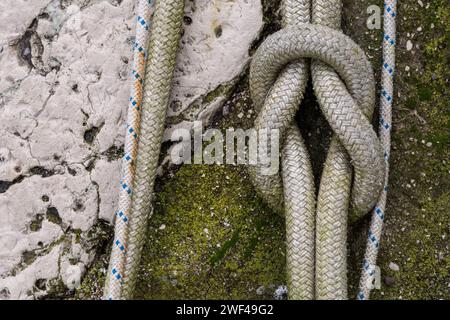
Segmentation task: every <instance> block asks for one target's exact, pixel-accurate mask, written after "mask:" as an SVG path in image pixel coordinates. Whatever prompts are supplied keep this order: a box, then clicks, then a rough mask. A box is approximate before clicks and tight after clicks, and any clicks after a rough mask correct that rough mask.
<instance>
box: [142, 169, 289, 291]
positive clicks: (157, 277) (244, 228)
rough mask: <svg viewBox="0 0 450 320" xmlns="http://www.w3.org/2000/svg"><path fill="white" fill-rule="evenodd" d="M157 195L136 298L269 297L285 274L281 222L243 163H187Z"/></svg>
mask: <svg viewBox="0 0 450 320" xmlns="http://www.w3.org/2000/svg"><path fill="white" fill-rule="evenodd" d="M156 203H157V206H156V209H155V213H154V215H153V217H152V219H151V220H150V226H149V230H148V241H147V244H146V247H145V250H144V257H143V265H142V270H141V272H140V274H141V279H140V281H138V283H139V288H138V292H137V297H138V298H145V299H157V298H162V299H168V298H172V299H173V298H177V299H180V298H193V299H200V298H211V299H219V298H228V299H237V298H241V299H247V298H261V296H258V295H257V294H256V289H257V288H258V287H260V286H264V287H266V288H269V290H268V291H267V292H266V293H265V297H266V298H270V297H271V295H272V294H273V291H274V290H275V288H276V287H277V286H279V285H281V284H283V283H284V282H285V279H284V232H283V230H284V227H283V223H284V222H283V220H282V219H281V218H280V217H278V216H276V215H275V214H273V213H272V212H270V211H269V210H268V209H267V208H266V207H265V206H264V205H263V204H262V203H261V200H260V199H258V198H257V197H256V196H255V194H254V190H253V186H252V185H251V183H250V182H249V178H248V176H247V173H246V172H245V170H244V169H243V168H240V167H231V166H207V165H191V166H183V167H182V168H181V169H180V170H179V171H178V172H177V173H176V174H175V176H174V177H173V178H172V179H170V180H169V181H168V182H167V183H166V184H165V185H164V186H163V189H162V191H161V192H160V193H158V195H157V201H156ZM262 221H265V222H264V223H263V222H262Z"/></svg>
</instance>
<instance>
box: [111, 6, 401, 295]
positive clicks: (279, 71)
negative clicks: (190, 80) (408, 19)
mask: <svg viewBox="0 0 450 320" xmlns="http://www.w3.org/2000/svg"><path fill="white" fill-rule="evenodd" d="M388 3H391V6H387V7H386V12H387V13H390V14H391V16H392V17H395V1H392V0H388ZM153 6H154V5H153V0H138V17H137V21H138V24H137V31H136V43H135V45H134V50H135V51H134V64H133V71H132V78H133V81H134V82H133V87H132V92H131V97H130V105H129V112H128V119H127V135H126V138H125V156H124V159H123V166H122V168H123V169H122V173H123V178H122V181H121V193H120V197H119V204H118V210H117V212H116V219H115V220H116V221H115V238H114V243H113V248H112V253H111V260H110V265H109V270H108V276H107V279H106V284H105V292H104V298H105V299H130V298H132V297H133V290H134V287H135V282H136V276H137V272H138V264H139V261H140V256H141V251H142V246H143V243H144V237H145V229H146V226H147V220H148V218H149V214H150V212H151V199H152V192H151V190H153V185H154V179H155V175H156V168H157V164H158V156H159V151H160V144H161V137H162V133H163V129H164V119H165V113H166V107H167V104H168V99H169V95H170V91H171V86H172V74H173V70H174V66H175V58H176V52H177V49H178V42H179V37H180V28H181V21H182V16H183V7H184V2H183V1H182V0H165V1H157V3H156V9H155V16H154V21H153V26H152V28H153V31H152V35H151V36H150V39H149V33H148V32H149V26H150V24H149V23H150V18H151V15H152V11H153ZM282 9H283V27H284V29H283V30H281V31H279V32H278V33H276V34H274V35H272V36H271V37H269V38H268V39H267V40H266V41H265V42H264V44H263V45H262V46H261V47H260V49H259V50H258V52H257V54H256V55H255V57H254V60H253V62H252V66H251V74H250V80H251V82H250V86H251V92H252V97H253V99H254V101H255V104H256V107H257V109H259V115H258V118H257V121H256V123H255V127H256V128H257V129H258V128H259V129H260V128H266V129H267V128H271V129H279V130H280V131H281V132H282V133H283V135H284V145H283V149H282V174H281V177H279V176H264V175H261V174H260V169H264V168H257V167H254V168H251V172H250V173H251V177H252V180H253V181H254V183H255V186H256V188H257V189H258V190H259V192H260V193H261V194H262V195H263V197H264V198H265V199H266V200H267V202H268V203H269V204H270V205H271V207H272V208H273V209H274V210H276V211H278V212H283V211H285V212H286V227H287V250H288V255H287V267H288V284H289V296H290V298H291V299H314V298H318V299H345V298H346V297H347V287H346V286H347V284H346V282H347V279H346V224H347V211H348V207H349V202H350V193H352V200H353V206H354V208H355V209H356V210H357V211H358V212H360V213H361V214H364V213H366V212H367V211H368V210H370V209H371V208H372V207H373V206H374V203H375V201H376V198H377V196H378V194H379V189H380V188H381V185H382V182H383V181H382V180H383V177H384V176H386V180H385V182H387V171H385V164H384V163H383V162H382V160H381V159H382V157H381V146H380V143H379V141H378V140H377V136H376V134H375V133H374V131H373V129H372V128H371V126H370V122H369V119H370V117H371V114H372V112H373V108H374V103H373V101H374V97H375V88H374V80H373V73H372V70H371V67H370V64H369V62H368V61H367V59H366V57H365V55H364V53H363V51H362V50H361V49H359V48H358V46H357V45H356V44H355V43H354V42H353V41H351V40H350V39H349V38H348V37H346V36H344V35H343V34H342V33H340V32H339V31H336V30H333V29H339V26H340V19H341V16H340V12H341V3H340V1H339V0H332V1H329V0H314V1H313V5H312V7H311V3H310V1H302V0H298V1H295V0H284V1H282ZM311 9H312V23H313V24H314V25H313V24H309V23H310V20H311V19H310V17H311ZM392 13H394V14H392ZM385 18H386V17H385ZM393 23H395V20H394V22H392V21H391V24H390V26H391V27H392V24H393ZM388 26H389V22H388ZM393 26H394V29H393V32H389V33H388V32H386V33H385V39H386V41H389V39H391V40H392V41H393V42H392V43H391V44H392V46H391V47H387V46H386V43H385V48H384V49H385V54H386V53H387V56H388V59H385V64H384V66H385V69H386V71H389V70H390V71H389V72H388V73H389V75H390V77H387V75H386V74H385V73H383V88H384V89H383V91H382V92H383V96H384V98H385V99H386V100H387V102H388V103H386V102H385V103H384V104H383V103H382V105H381V107H382V110H381V113H382V121H381V126H382V127H384V128H385V130H386V132H385V133H384V135H383V133H382V134H381V138H382V144H383V147H384V149H385V151H386V150H387V151H386V152H385V160H386V162H387V160H388V156H387V154H388V152H389V141H390V136H389V128H390V126H389V123H390V109H383V106H384V107H386V106H389V107H390V104H391V103H392V74H393V66H394V63H393V62H394V61H393V59H394V57H393V55H394V52H393V44H394V43H395V24H394V25H393ZM148 42H149V45H148V50H149V51H148V53H147V50H146V48H147V43H148ZM389 42H390V41H389ZM389 57H390V58H389ZM306 58H311V59H313V60H312V62H311V71H312V77H313V84H314V90H315V92H316V95H317V98H318V100H319V103H320V106H321V109H322V111H323V113H324V115H325V116H326V118H327V120H328V121H329V122H330V125H331V126H332V128H333V130H334V131H335V133H336V135H335V137H333V139H332V142H331V145H330V149H329V153H328V156H327V159H326V163H325V166H324V170H323V173H322V179H321V181H322V183H321V185H320V188H319V195H318V198H317V204H316V200H315V198H316V197H315V187H314V177H313V175H312V169H311V164H310V160H309V155H308V153H307V150H306V147H305V145H304V142H303V139H302V137H301V135H300V132H299V130H298V128H297V127H296V126H295V125H293V124H292V123H293V118H294V116H295V113H296V112H297V111H298V108H299V105H300V102H301V100H302V99H303V93H304V90H305V88H306V83H307V80H308V78H309V65H310V62H309V61H308V60H306ZM389 67H391V68H392V69H389ZM334 70H336V72H337V73H336V72H335V71H334ZM144 73H145V78H146V81H145V84H144V81H143V80H144V77H142V75H143V74H144ZM341 79H342V80H341ZM347 90H348V91H347ZM383 110H384V111H383ZM141 118H142V124H141V123H140V122H141V120H140V119H141ZM138 137H139V139H138ZM137 150H139V152H137ZM351 165H352V166H353V168H354V175H355V177H354V181H353V189H352V190H351V184H352V170H351V168H352V167H351ZM386 190H387V189H386V188H385V191H386ZM283 193H284V195H283ZM385 201H386V192H384V193H383V194H382V195H381V199H380V201H379V203H378V204H377V206H376V209H375V211H374V217H373V219H372V226H371V231H370V233H369V239H370V241H369V244H368V250H367V253H366V259H365V262H364V267H363V277H362V278H361V290H360V293H359V294H358V298H359V299H367V298H368V297H369V293H370V289H371V287H370V286H371V282H369V281H366V280H367V279H369V280H371V279H372V278H373V272H371V271H370V268H369V267H368V266H371V265H374V264H375V261H376V254H377V249H378V239H379V235H380V234H381V227H382V219H380V217H382V214H380V212H383V210H384V205H385ZM283 203H284V205H283ZM380 210H381V211H380ZM374 239H375V240H376V241H375V240H374ZM374 244H376V245H374ZM369 284H370V285H369Z"/></svg>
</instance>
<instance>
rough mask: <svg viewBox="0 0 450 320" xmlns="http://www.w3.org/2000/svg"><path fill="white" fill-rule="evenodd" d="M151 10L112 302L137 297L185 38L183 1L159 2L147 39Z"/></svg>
mask: <svg viewBox="0 0 450 320" xmlns="http://www.w3.org/2000/svg"><path fill="white" fill-rule="evenodd" d="M152 6H153V4H152V1H150V0H145V1H140V2H139V9H138V10H139V11H138V26H137V35H136V45H135V50H136V51H135V57H134V59H135V60H134V61H135V62H134V67H135V68H134V69H133V72H132V74H133V76H134V78H135V82H134V84H133V85H134V86H133V90H132V95H131V98H130V107H131V110H130V112H129V117H130V119H131V121H129V122H128V125H127V138H128V140H127V141H126V145H125V148H126V149H125V157H124V164H123V171H124V172H123V179H122V181H121V188H122V191H121V194H120V197H119V210H118V212H117V215H116V229H115V239H114V243H113V251H112V253H111V261H110V267H109V271H108V277H107V282H106V287H105V293H104V296H105V298H107V299H130V298H132V297H133V291H134V287H135V282H136V278H137V272H138V264H139V261H140V258H141V252H142V247H143V244H144V237H145V230H146V226H147V220H148V217H149V214H150V212H151V210H152V208H151V200H152V191H153V185H154V181H155V177H156V169H157V165H158V157H159V152H160V146H161V142H162V135H163V130H164V120H165V117H166V109H167V105H168V103H169V97H170V92H171V88H172V79H173V71H174V68H175V61H176V54H177V51H178V44H179V38H180V30H181V22H182V16H183V11H184V10H183V9H184V1H182V0H170V1H157V2H156V5H155V12H154V17H153V21H152V33H151V34H149V35H148V34H147V32H148V30H149V18H150V17H151V9H152ZM142 29H143V30H142ZM144 31H145V32H144ZM147 42H148V52H146V48H147ZM144 71H145V77H143V75H144ZM144 79H145V83H144V81H143V80H144ZM139 124H140V125H139ZM130 135H131V138H130Z"/></svg>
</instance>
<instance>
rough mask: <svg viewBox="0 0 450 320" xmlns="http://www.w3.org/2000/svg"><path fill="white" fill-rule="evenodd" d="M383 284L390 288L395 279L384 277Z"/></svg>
mask: <svg viewBox="0 0 450 320" xmlns="http://www.w3.org/2000/svg"><path fill="white" fill-rule="evenodd" d="M384 283H385V284H386V285H387V286H389V287H392V286H393V285H394V284H395V278H394V277H391V276H386V277H384Z"/></svg>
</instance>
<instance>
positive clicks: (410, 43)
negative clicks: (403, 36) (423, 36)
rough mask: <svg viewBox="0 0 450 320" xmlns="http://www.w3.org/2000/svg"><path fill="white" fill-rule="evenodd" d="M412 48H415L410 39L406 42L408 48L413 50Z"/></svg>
mask: <svg viewBox="0 0 450 320" xmlns="http://www.w3.org/2000/svg"><path fill="white" fill-rule="evenodd" d="M412 48H413V43H412V42H411V40H408V41H407V42H406V50H408V51H411V49H412Z"/></svg>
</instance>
